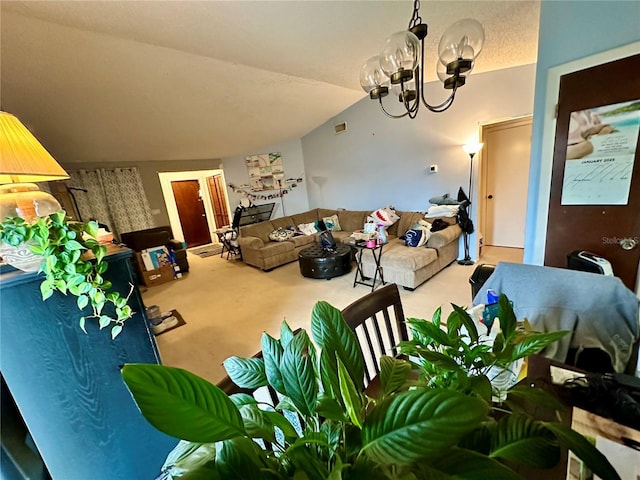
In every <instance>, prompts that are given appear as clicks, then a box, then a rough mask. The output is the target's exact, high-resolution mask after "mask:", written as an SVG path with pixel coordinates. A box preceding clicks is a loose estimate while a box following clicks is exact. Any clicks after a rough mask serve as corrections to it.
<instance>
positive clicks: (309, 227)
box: [298, 222, 318, 235]
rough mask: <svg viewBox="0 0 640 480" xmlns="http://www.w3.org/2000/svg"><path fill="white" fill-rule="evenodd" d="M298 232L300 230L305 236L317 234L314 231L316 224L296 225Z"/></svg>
mask: <svg viewBox="0 0 640 480" xmlns="http://www.w3.org/2000/svg"><path fill="white" fill-rule="evenodd" d="M298 230H300V231H301V232H302V233H304V234H305V235H313V234H314V233H318V230H317V229H316V222H311V223H301V224H300V225H298Z"/></svg>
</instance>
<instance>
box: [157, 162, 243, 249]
mask: <svg viewBox="0 0 640 480" xmlns="http://www.w3.org/2000/svg"><path fill="white" fill-rule="evenodd" d="M213 176H217V177H218V187H217V190H216V194H215V195H214V194H213V193H211V191H210V188H209V181H208V180H207V179H208V177H213ZM158 178H159V180H160V186H161V187H162V195H163V196H164V203H165V205H166V207H167V214H168V216H169V223H170V225H171V230H172V231H173V237H174V238H175V239H176V240H180V241H184V242H186V243H190V242H189V241H188V240H187V236H186V235H185V231H184V230H185V228H183V225H182V222H183V220H182V219H181V215H180V214H179V212H178V201H177V199H176V196H175V195H174V188H173V184H174V183H176V182H181V181H192V182H193V183H192V185H193V187H191V188H193V190H195V185H197V186H198V190H197V192H198V193H197V196H198V198H199V199H200V200H201V203H200V205H197V207H198V209H197V210H196V211H197V212H198V215H200V219H204V222H206V229H207V237H206V241H205V242H204V243H210V242H213V243H218V236H217V235H216V234H215V232H216V230H217V229H218V228H219V227H222V226H224V225H225V224H227V223H228V222H224V215H217V214H216V211H215V209H214V205H213V204H214V200H213V199H214V198H215V197H216V196H217V197H218V204H219V206H218V207H217V208H221V209H223V212H222V213H223V214H224V213H225V212H226V215H227V217H226V218H227V219H228V218H230V212H229V208H228V205H229V199H228V197H227V190H226V188H225V185H226V182H225V179H224V172H223V171H222V170H221V169H216V170H193V171H191V170H190V171H182V172H158ZM202 209H204V212H203V210H202ZM202 213H204V216H202ZM187 215H188V213H187ZM218 219H220V220H218ZM201 221H202V220H201ZM218 221H223V222H224V223H222V224H220V223H218ZM187 228H188V227H187ZM201 241H202V239H201V238H200V239H196V241H195V242H193V243H194V245H193V246H195V244H198V243H199V242H201ZM200 244H201V245H202V243H200ZM189 246H190V247H191V246H192V245H189Z"/></svg>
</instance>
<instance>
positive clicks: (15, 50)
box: [0, 0, 540, 163]
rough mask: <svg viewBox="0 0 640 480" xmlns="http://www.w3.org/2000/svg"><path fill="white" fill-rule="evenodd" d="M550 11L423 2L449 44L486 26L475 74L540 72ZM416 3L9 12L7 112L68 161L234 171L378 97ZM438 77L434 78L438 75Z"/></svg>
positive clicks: (4, 27)
mask: <svg viewBox="0 0 640 480" xmlns="http://www.w3.org/2000/svg"><path fill="white" fill-rule="evenodd" d="M539 8H540V4H539V1H508V2H493V1H481V2H478V1H459V2H444V1H424V0H423V1H422V8H421V15H422V18H423V19H424V21H425V22H426V23H427V24H428V25H429V37H428V47H427V52H428V53H427V55H429V56H430V60H432V61H431V62H429V60H427V62H426V64H427V65H429V63H431V64H432V65H434V67H433V68H432V69H431V70H433V71H429V70H427V74H428V75H429V77H428V79H429V80H434V79H435V56H436V55H437V52H436V50H437V41H438V39H439V37H440V35H441V34H442V32H443V31H444V29H445V28H446V26H447V25H449V24H451V23H453V22H454V21H456V20H458V19H460V18H465V17H472V18H476V19H478V20H479V21H480V22H481V23H483V25H484V26H485V30H486V43H485V49H484V51H483V53H482V55H481V56H480V57H479V59H478V61H477V65H476V67H475V73H480V72H486V71H491V70H496V69H502V68H508V67H511V66H517V65H524V64H529V63H534V62H535V61H536V54H537V39H538V38H537V36H538V17H539ZM411 11H412V2H409V1H404V0H396V1H348V0H344V1H300V0H298V1H7V0H3V1H2V2H1V15H0V27H1V29H0V40H1V44H0V48H1V52H0V53H1V57H0V58H1V62H2V64H1V67H2V70H1V72H2V79H1V82H2V83H1V89H0V94H1V98H0V101H1V103H2V109H4V110H7V111H10V112H12V113H14V114H16V115H17V116H18V117H19V118H21V119H22V120H23V121H24V122H25V123H26V124H27V125H28V126H29V127H30V128H32V129H33V130H34V132H35V133H36V135H37V136H38V138H40V140H41V141H42V142H43V144H44V145H45V146H46V147H47V148H48V149H49V150H50V151H51V152H52V153H53V155H54V156H55V157H56V158H59V159H60V160H61V161H63V162H65V163H66V162H85V161H144V160H180V159H211V158H222V157H225V156H231V155H236V154H240V153H243V152H248V151H251V150H255V149H258V148H261V147H265V146H267V145H270V144H273V143H278V142H281V141H286V140H290V139H294V138H300V137H301V136H303V135H305V134H306V133H308V132H309V131H311V130H313V129H314V128H316V127H317V126H319V125H321V124H322V123H324V122H326V121H327V120H329V119H330V118H332V117H333V116H335V115H337V114H338V113H340V112H341V111H343V110H344V109H345V108H348V107H349V106H351V105H352V104H354V103H355V102H357V101H358V100H360V99H361V98H363V97H364V96H365V93H364V92H363V91H362V90H361V89H360V86H359V83H358V72H359V70H360V66H361V65H362V63H363V62H364V61H365V60H366V59H367V58H369V57H370V56H372V55H374V54H376V53H378V51H379V50H380V49H381V47H382V45H383V43H384V39H385V38H386V37H387V36H388V35H389V34H391V33H393V32H395V31H398V30H402V29H404V28H406V26H407V24H408V21H409V17H410V15H411ZM427 68H428V69H430V67H427Z"/></svg>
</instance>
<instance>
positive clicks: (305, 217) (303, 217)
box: [291, 208, 318, 226]
mask: <svg viewBox="0 0 640 480" xmlns="http://www.w3.org/2000/svg"><path fill="white" fill-rule="evenodd" d="M291 219H292V220H293V223H294V225H296V226H298V225H300V224H301V223H311V222H317V221H318V209H317V208H314V209H313V210H309V211H308V212H302V213H296V214H294V215H291Z"/></svg>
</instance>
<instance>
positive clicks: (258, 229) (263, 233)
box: [240, 221, 277, 243]
mask: <svg viewBox="0 0 640 480" xmlns="http://www.w3.org/2000/svg"><path fill="white" fill-rule="evenodd" d="M276 228H277V227H274V226H273V224H272V223H271V222H270V221H266V222H260V223H252V224H251V225H245V226H244V227H240V236H241V237H258V238H259V239H260V240H262V241H263V242H264V243H268V242H270V240H269V234H270V233H271V232H273V231H274V230H276Z"/></svg>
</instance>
